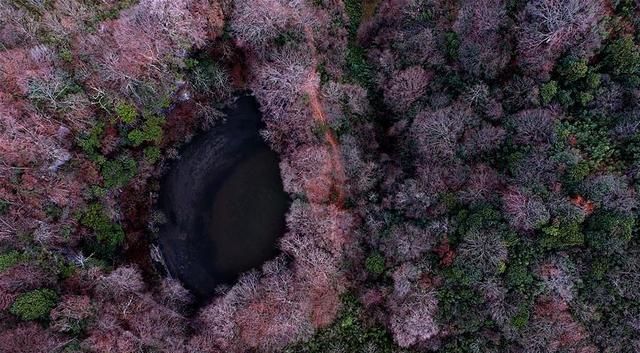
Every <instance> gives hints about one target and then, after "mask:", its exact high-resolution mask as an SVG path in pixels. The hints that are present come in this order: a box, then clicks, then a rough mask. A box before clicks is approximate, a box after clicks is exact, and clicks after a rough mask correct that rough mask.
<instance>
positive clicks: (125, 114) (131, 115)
mask: <svg viewBox="0 0 640 353" xmlns="http://www.w3.org/2000/svg"><path fill="white" fill-rule="evenodd" d="M116 114H117V115H118V119H120V121H122V122H123V123H125V124H133V122H134V121H136V117H137V116H138V112H137V111H136V107H134V106H133V105H131V104H129V103H124V102H121V103H118V104H117V105H116Z"/></svg>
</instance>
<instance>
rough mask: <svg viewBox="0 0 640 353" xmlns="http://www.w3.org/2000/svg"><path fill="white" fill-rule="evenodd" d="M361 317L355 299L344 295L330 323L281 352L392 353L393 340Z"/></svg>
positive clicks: (380, 328)
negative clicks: (337, 312) (330, 349)
mask: <svg viewBox="0 0 640 353" xmlns="http://www.w3.org/2000/svg"><path fill="white" fill-rule="evenodd" d="M362 316H363V313H362V308H361V306H360V303H359V302H358V299H357V298H356V297H355V296H353V295H351V294H348V295H345V296H344V297H343V299H342V309H341V311H340V315H339V316H338V318H337V319H336V320H335V321H334V323H333V324H331V325H330V326H328V327H325V328H322V329H320V330H318V331H317V333H316V334H315V336H313V337H312V338H311V339H309V340H306V341H304V342H299V343H296V344H295V345H292V346H289V347H287V348H285V349H284V350H283V353H326V352H327V351H328V348H329V347H331V348H333V349H335V351H340V352H365V351H367V350H373V351H375V352H391V350H392V348H393V340H392V339H391V336H390V335H389V333H388V332H387V331H386V330H385V329H384V328H383V327H382V326H380V325H377V324H371V323H367V322H365V321H364V320H363V318H362Z"/></svg>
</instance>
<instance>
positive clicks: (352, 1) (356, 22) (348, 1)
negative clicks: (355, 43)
mask: <svg viewBox="0 0 640 353" xmlns="http://www.w3.org/2000/svg"><path fill="white" fill-rule="evenodd" d="M344 7H345V10H346V13H347V16H348V17H349V35H350V36H351V37H355V35H356V33H357V32H358V27H359V26H360V21H362V1H361V0H345V1H344Z"/></svg>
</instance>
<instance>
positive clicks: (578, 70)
mask: <svg viewBox="0 0 640 353" xmlns="http://www.w3.org/2000/svg"><path fill="white" fill-rule="evenodd" d="M588 71H589V66H588V65H587V59H578V58H573V57H569V58H566V59H564V60H562V62H561V63H560V66H559V67H558V73H559V74H560V75H561V76H562V77H563V78H564V79H565V80H566V81H567V82H573V81H577V80H579V79H581V78H584V77H585V76H586V75H587V72H588Z"/></svg>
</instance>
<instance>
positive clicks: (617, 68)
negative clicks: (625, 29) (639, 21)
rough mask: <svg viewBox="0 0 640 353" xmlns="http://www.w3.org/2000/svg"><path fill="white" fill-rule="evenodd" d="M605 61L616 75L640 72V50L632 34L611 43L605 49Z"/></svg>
mask: <svg viewBox="0 0 640 353" xmlns="http://www.w3.org/2000/svg"><path fill="white" fill-rule="evenodd" d="M605 55H606V56H605V59H604V61H605V63H606V65H607V66H608V67H609V68H611V71H612V72H613V73H614V74H616V75H632V74H637V73H640V50H638V47H637V46H636V45H635V43H634V42H633V38H632V37H631V36H625V37H622V38H620V39H617V40H615V41H614V42H613V43H611V44H609V46H608V47H607V49H606V50H605Z"/></svg>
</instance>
